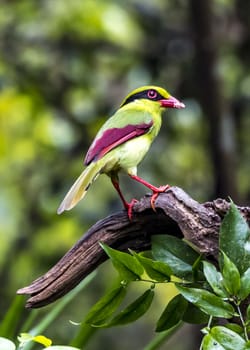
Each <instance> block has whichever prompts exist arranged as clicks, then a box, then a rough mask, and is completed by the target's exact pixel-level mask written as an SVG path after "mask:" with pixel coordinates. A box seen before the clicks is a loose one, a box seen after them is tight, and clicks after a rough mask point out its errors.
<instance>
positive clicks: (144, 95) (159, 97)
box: [120, 85, 185, 108]
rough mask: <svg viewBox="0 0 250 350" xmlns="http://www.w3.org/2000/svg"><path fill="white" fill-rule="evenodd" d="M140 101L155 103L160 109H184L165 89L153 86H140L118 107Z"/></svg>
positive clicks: (182, 104)
mask: <svg viewBox="0 0 250 350" xmlns="http://www.w3.org/2000/svg"><path fill="white" fill-rule="evenodd" d="M142 99H143V100H148V101H152V102H156V103H158V104H159V105H160V107H162V108H185V105H184V103H182V102H180V101H178V100H177V99H176V98H175V97H173V96H171V95H170V94H169V93H168V92H167V91H166V90H165V89H163V88H161V87H159V86H154V85H148V86H142V87H139V88H137V89H135V90H133V91H132V92H130V93H129V94H128V95H127V96H126V97H125V99H124V100H123V101H122V104H121V106H120V107H123V106H125V105H127V104H128V103H131V102H133V101H136V100H142Z"/></svg>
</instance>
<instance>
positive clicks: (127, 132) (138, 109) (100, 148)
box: [58, 86, 184, 214]
mask: <svg viewBox="0 0 250 350" xmlns="http://www.w3.org/2000/svg"><path fill="white" fill-rule="evenodd" d="M167 107H170V108H184V105H183V104H182V103H180V102H179V101H178V100H176V99H175V98H173V97H172V96H170V95H169V93H168V92H167V91H166V90H164V89H162V88H160V87H156V86H144V87H141V88H138V89H136V90H134V91H132V92H131V93H130V94H129V95H128V96H127V97H126V98H125V99H124V101H123V102H122V104H121V106H120V108H119V109H118V110H117V112H116V113H115V114H114V115H113V116H112V117H110V118H109V119H108V120H107V121H106V122H105V123H104V125H103V126H102V127H101V129H100V130H99V132H98V133H97V135H96V137H95V139H94V141H93V143H92V145H91V147H90V149H89V151H88V153H87V156H86V158H85V163H86V164H87V167H86V168H85V170H84V171H83V172H82V174H81V175H80V176H79V177H78V179H77V180H76V182H75V183H74V184H73V186H72V187H71V189H70V190H69V192H68V193H67V195H66V196H65V198H64V200H63V202H62V203H61V205H60V207H59V208H58V213H59V214H60V213H62V212H63V211H64V210H70V209H71V208H73V207H74V206H75V205H76V204H77V203H78V202H79V201H80V200H81V199H82V198H83V197H84V196H85V194H86V192H87V190H88V189H89V187H90V185H91V184H92V182H93V181H94V180H96V178H97V177H98V175H99V174H101V173H105V174H107V175H108V176H110V177H111V179H112V182H113V184H114V186H115V188H116V189H117V190H118V193H119V195H120V196H121V199H122V201H123V203H124V205H125V207H126V208H128V206H129V204H128V203H127V202H126V201H125V199H124V197H123V196H122V194H121V191H120V189H119V185H118V173H119V172H120V171H125V172H126V173H128V174H129V175H130V176H131V177H133V176H135V177H137V176H136V175H137V165H138V164H139V163H140V162H141V160H142V159H143V157H144V156H145V154H146V153H147V152H148V149H149V147H150V145H151V143H152V142H153V140H154V139H155V137H156V136H157V134H158V132H159V130H160V127H161V114H162V111H163V110H164V108H167ZM135 179H136V180H137V181H139V182H142V183H144V185H146V186H147V185H149V186H148V187H149V188H151V189H152V190H153V191H154V189H156V188H155V187H154V186H152V185H150V184H148V183H146V182H145V181H144V180H142V179H140V178H138V177H137V178H135ZM140 180H141V181H140ZM150 186H151V187H150Z"/></svg>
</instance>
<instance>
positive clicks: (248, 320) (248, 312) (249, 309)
mask: <svg viewBox="0 0 250 350" xmlns="http://www.w3.org/2000/svg"><path fill="white" fill-rule="evenodd" d="M247 322H248V323H250V304H249V305H248V307H247Z"/></svg>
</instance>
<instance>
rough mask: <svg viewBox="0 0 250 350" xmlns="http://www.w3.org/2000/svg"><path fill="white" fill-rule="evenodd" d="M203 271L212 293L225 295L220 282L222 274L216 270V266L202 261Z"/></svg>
mask: <svg viewBox="0 0 250 350" xmlns="http://www.w3.org/2000/svg"><path fill="white" fill-rule="evenodd" d="M203 272H204V275H205V277H206V280H207V281H208V283H209V285H210V287H211V288H212V289H213V291H214V293H216V294H217V295H219V296H220V297H223V298H225V297H227V296H228V295H227V293H226V291H225V289H224V287H223V283H222V281H223V277H222V274H221V273H220V272H218V271H217V270H216V267H215V266H214V265H213V264H211V263H209V262H207V261H203Z"/></svg>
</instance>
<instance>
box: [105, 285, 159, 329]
mask: <svg viewBox="0 0 250 350" xmlns="http://www.w3.org/2000/svg"><path fill="white" fill-rule="evenodd" d="M153 297H154V291H153V290H152V289H151V288H150V289H148V290H146V292H144V293H143V294H142V295H141V296H140V297H139V298H137V299H136V300H135V301H134V302H133V303H131V304H130V305H128V306H127V307H126V308H125V309H123V310H122V311H121V312H120V313H119V314H118V315H116V316H115V317H114V318H113V319H112V320H111V321H110V322H108V323H106V324H103V325H101V327H111V326H118V325H123V324H127V323H130V322H134V321H136V320H137V319H138V318H140V317H141V316H142V315H144V314H145V312H146V311H147V310H148V309H149V307H150V305H151V303H152V301H153Z"/></svg>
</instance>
